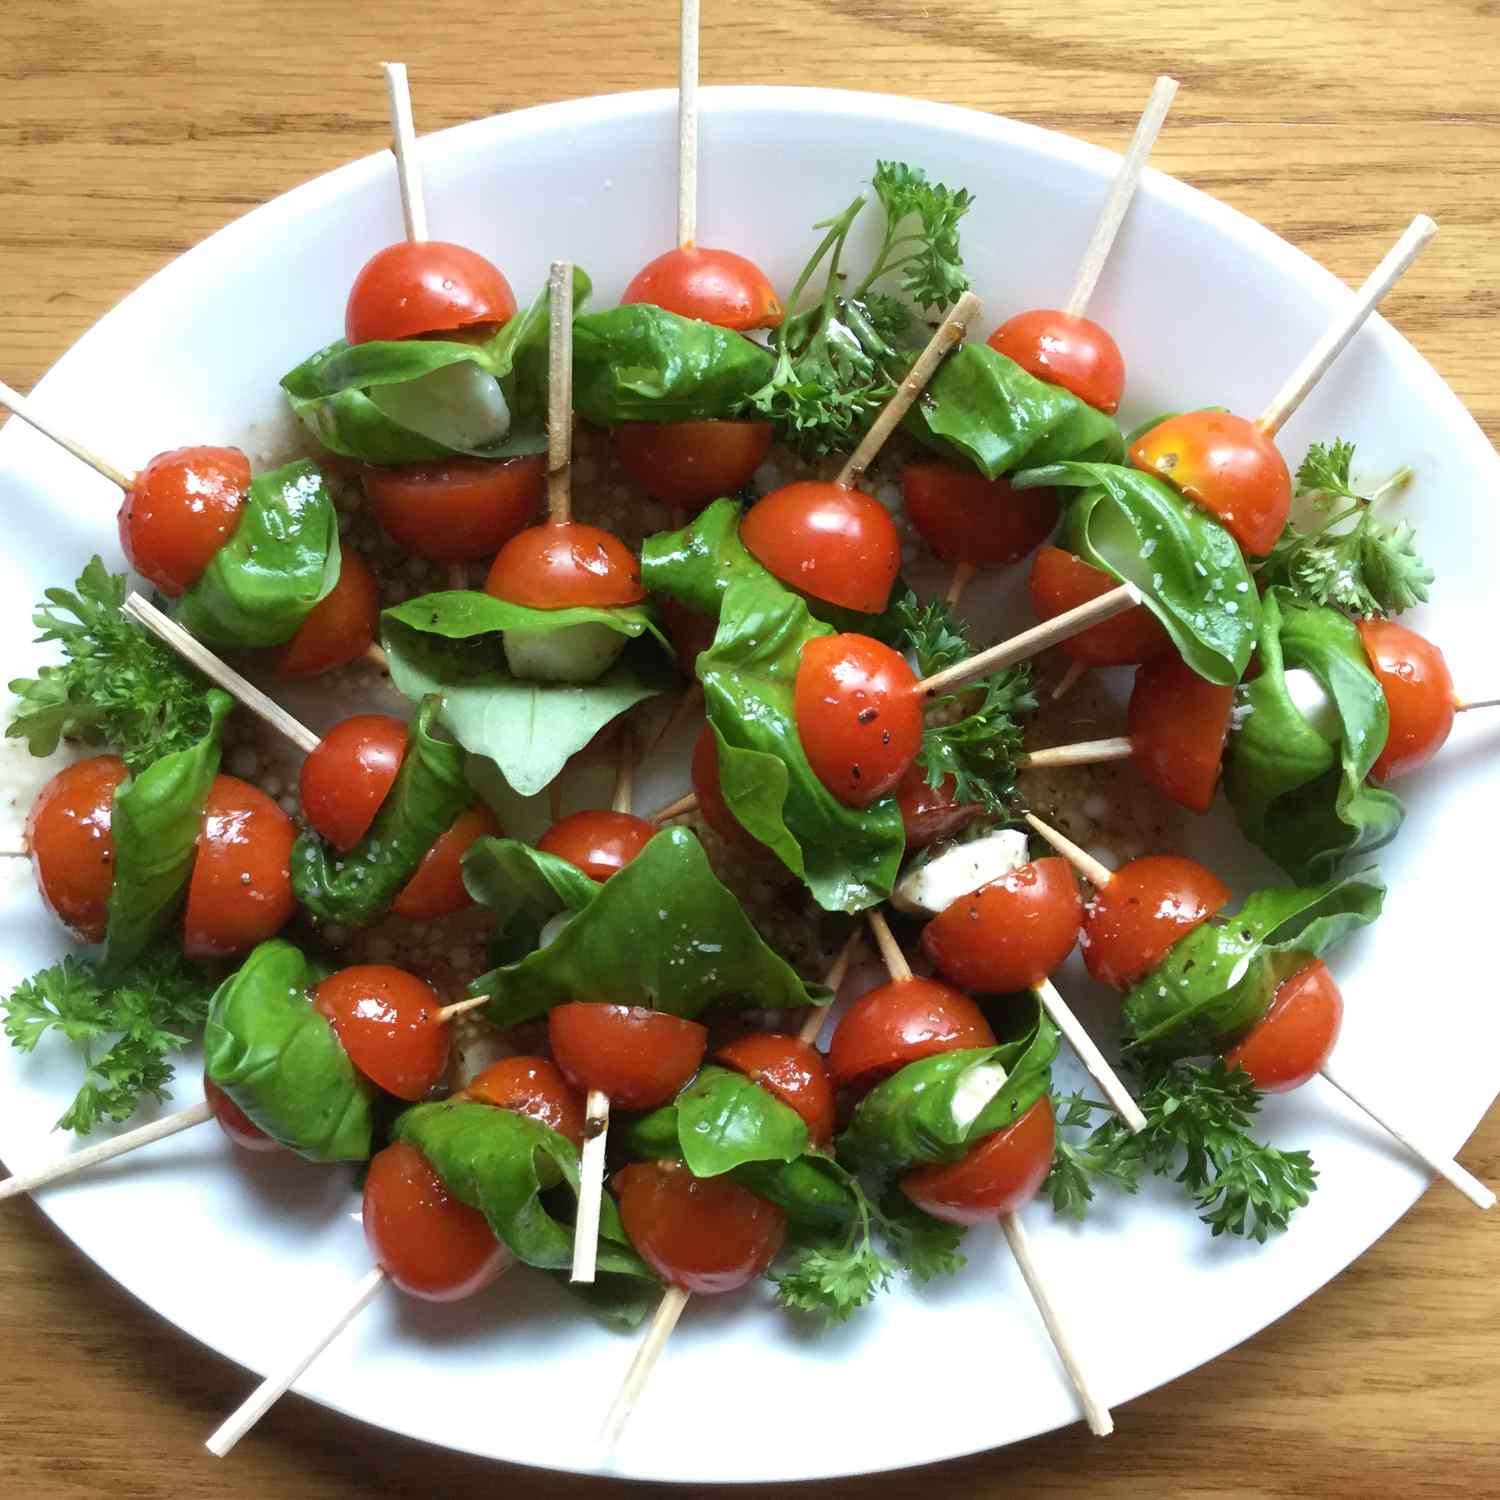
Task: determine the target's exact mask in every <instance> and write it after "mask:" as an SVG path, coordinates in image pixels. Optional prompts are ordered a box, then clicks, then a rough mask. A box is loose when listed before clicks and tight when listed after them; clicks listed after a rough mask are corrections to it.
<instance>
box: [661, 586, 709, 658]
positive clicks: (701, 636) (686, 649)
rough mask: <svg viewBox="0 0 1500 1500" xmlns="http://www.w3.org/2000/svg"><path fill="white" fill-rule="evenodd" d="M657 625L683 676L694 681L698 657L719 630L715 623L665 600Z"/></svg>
mask: <svg viewBox="0 0 1500 1500" xmlns="http://www.w3.org/2000/svg"><path fill="white" fill-rule="evenodd" d="M661 623H662V627H663V628H664V629H665V630H666V632H667V639H668V640H669V641H671V643H672V650H673V652H674V653H675V654H676V656H677V665H678V666H679V667H681V668H682V672H683V675H684V676H685V677H696V676H697V675H698V656H699V653H700V652H703V651H707V650H708V648H709V647H710V646H711V645H713V643H714V636H715V635H716V634H717V632H718V629H719V622H718V620H716V619H715V618H714V616H713V615H706V614H704V613H703V612H702V611H701V610H697V609H689V608H688V607H687V605H685V604H679V603H678V602H677V600H675V599H665V600H663V601H662V605H661Z"/></svg>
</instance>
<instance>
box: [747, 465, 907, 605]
mask: <svg viewBox="0 0 1500 1500" xmlns="http://www.w3.org/2000/svg"><path fill="white" fill-rule="evenodd" d="M740 540H741V541H742V542H743V543H744V544H745V546H746V547H747V548H748V549H749V551H750V553H751V554H752V555H753V556H754V557H755V558H756V560H757V561H758V562H760V563H762V564H763V565H764V566H765V567H766V568H768V569H769V570H770V571H771V572H772V573H774V574H775V575H776V576H777V577H778V578H779V579H780V580H781V581H782V582H783V583H784V584H787V585H788V586H789V587H791V588H794V589H796V590H797V591H798V592H799V593H803V594H808V595H810V596H811V597H812V598H814V599H823V600H826V601H827V602H828V603H829V604H838V605H841V606H842V607H843V608H844V609H858V610H863V611H864V612H865V613H866V614H877V613H879V611H881V610H882V609H884V608H885V607H886V604H887V603H888V602H889V600H890V597H891V585H892V584H893V583H895V581H896V575H897V574H898V573H899V572H900V571H901V538H900V536H899V535H898V534H897V531H896V523H895V522H894V521H893V520H891V515H890V512H889V511H888V510H887V509H886V508H885V506H883V505H882V504H881V503H880V501H878V500H877V499H876V498H875V497H874V496H873V495H867V494H866V493H865V492H864V491H863V490H856V489H851V488H850V487H849V486H848V485H845V484H832V483H829V482H827V481H825V480H821V479H803V480H799V481H798V482H797V483H796V484H784V485H782V486H781V488H780V489H776V490H772V491H771V492H770V494H768V495H766V496H765V497H764V498H763V499H760V500H757V501H756V502H755V504H754V505H752V506H751V507H750V509H749V510H747V511H746V512H745V518H744V520H742V521H741V522H740Z"/></svg>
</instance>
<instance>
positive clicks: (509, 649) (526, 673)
mask: <svg viewBox="0 0 1500 1500" xmlns="http://www.w3.org/2000/svg"><path fill="white" fill-rule="evenodd" d="M503 639H504V643H505V660H506V663H507V665H508V666H509V667H510V671H511V676H513V677H519V678H521V679H522V680H523V681H526V682H593V681H594V680H595V679H596V678H599V677H602V676H603V675H604V673H606V672H607V671H609V669H610V668H611V667H612V666H614V664H615V662H616V661H618V660H619V656H620V653H621V652H622V651H623V650H624V649H625V643H626V641H627V640H628V639H629V637H628V636H624V635H622V634H621V633H620V632H619V631H618V630H611V629H610V628H609V626H608V625H601V624H600V623H599V622H598V621H596V620H585V621H584V622H583V623H582V624H580V625H564V626H562V627H561V629H558V630H507V631H506V632H505V633H504V637H503Z"/></svg>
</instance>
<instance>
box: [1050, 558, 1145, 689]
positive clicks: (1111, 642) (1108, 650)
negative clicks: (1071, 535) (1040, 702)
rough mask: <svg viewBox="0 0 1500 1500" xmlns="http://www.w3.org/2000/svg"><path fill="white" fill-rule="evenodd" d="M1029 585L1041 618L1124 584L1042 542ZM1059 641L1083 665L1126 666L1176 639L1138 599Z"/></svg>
mask: <svg viewBox="0 0 1500 1500" xmlns="http://www.w3.org/2000/svg"><path fill="white" fill-rule="evenodd" d="M1027 585H1028V587H1029V589H1030V592H1031V607H1032V608H1033V609H1034V610H1035V611H1036V614H1037V618H1038V619H1039V620H1050V619H1052V618H1054V616H1056V615H1060V614H1065V613H1066V612H1067V611H1068V610H1070V609H1077V608H1078V606H1079V605H1080V604H1087V603H1088V602H1089V601H1090V600H1091V599H1097V598H1099V596H1100V595H1101V594H1107V593H1109V591H1110V590H1111V589H1114V588H1118V587H1119V585H1118V584H1117V583H1116V581H1115V580H1114V579H1113V578H1111V577H1110V576H1109V574H1108V573H1106V572H1104V571H1102V570H1101V569H1099V568H1095V567H1091V566H1090V565H1089V564H1088V563H1086V562H1084V561H1083V559H1082V558H1080V557H1075V556H1074V555H1073V554H1072V553H1071V552H1064V551H1063V549H1062V548H1061V547H1043V548H1042V549H1041V550H1040V551H1039V552H1038V553H1037V555H1036V557H1035V558H1034V559H1033V561H1032V564H1031V575H1030V577H1029V578H1028V579H1027ZM1058 644H1059V645H1060V647H1061V649H1062V650H1063V651H1064V652H1065V653H1066V654H1067V655H1068V657H1069V658H1070V659H1071V660H1072V661H1075V662H1077V663H1078V664H1079V665H1080V666H1084V667H1124V666H1134V665H1135V664H1136V663H1137V662H1143V661H1153V660H1154V659H1155V658H1156V657H1158V656H1162V655H1164V654H1165V653H1166V652H1168V651H1170V650H1171V649H1172V638H1171V637H1170V636H1169V635H1168V634H1167V632H1166V630H1165V629H1163V627H1162V623H1161V621H1160V620H1158V619H1157V618H1156V616H1155V615H1153V614H1152V613H1151V611H1150V610H1149V609H1147V608H1146V606H1145V605H1144V604H1134V605H1132V606H1131V607H1130V608H1129V609H1127V610H1122V611H1121V612H1120V613H1119V614H1117V615H1115V616H1114V617H1113V618H1112V619H1108V620H1101V621H1100V622H1099V624H1097V625H1090V626H1089V628H1088V629H1087V630H1080V631H1079V632H1078V633H1077V634H1076V635H1071V636H1069V637H1068V638H1067V640H1065V641H1060V642H1059V643H1058Z"/></svg>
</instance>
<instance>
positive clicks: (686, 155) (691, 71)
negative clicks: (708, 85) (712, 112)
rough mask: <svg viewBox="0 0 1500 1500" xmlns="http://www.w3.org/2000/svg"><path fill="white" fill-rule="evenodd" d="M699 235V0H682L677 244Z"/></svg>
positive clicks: (685, 243) (688, 243)
mask: <svg viewBox="0 0 1500 1500" xmlns="http://www.w3.org/2000/svg"><path fill="white" fill-rule="evenodd" d="M697 238H698V0H682V16H681V26H680V35H679V40H678V47H677V243H678V245H680V246H681V247H682V248H683V249H684V250H686V249H689V248H690V247H691V246H692V244H693V243H694V241H695V240H696V239H697Z"/></svg>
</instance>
